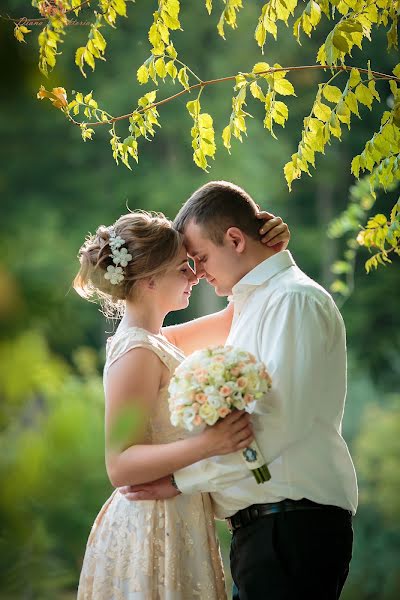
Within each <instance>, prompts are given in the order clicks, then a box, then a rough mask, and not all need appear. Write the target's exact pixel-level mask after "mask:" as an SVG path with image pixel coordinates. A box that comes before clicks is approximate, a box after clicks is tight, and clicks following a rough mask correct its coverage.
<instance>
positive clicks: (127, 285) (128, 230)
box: [73, 210, 183, 317]
mask: <svg viewBox="0 0 400 600" xmlns="http://www.w3.org/2000/svg"><path fill="white" fill-rule="evenodd" d="M115 236H118V237H119V238H122V240H124V243H123V245H122V246H121V250H122V249H123V248H126V250H127V252H128V254H130V255H131V258H130V260H129V262H128V263H127V264H126V266H124V267H123V268H122V272H123V279H122V281H119V282H118V283H112V282H111V280H110V279H107V278H106V277H105V274H106V273H107V267H110V266H111V267H113V268H114V266H115V263H114V261H113V254H112V252H113V248H112V243H113V238H114V239H115ZM110 243H111V245H110ZM182 245H183V236H182V235H181V234H180V233H178V232H177V231H176V230H175V229H174V227H173V225H172V222H171V221H169V219H167V218H166V217H165V216H164V215H163V214H162V213H153V212H147V211H141V210H140V211H139V210H138V211H134V212H130V213H128V214H126V215H122V216H121V217H120V218H119V219H118V220H117V221H116V222H115V223H114V225H112V226H111V227H106V226H104V225H100V227H98V228H97V231H96V233H95V234H94V235H91V234H90V235H88V236H87V237H86V239H85V242H84V244H83V245H82V247H81V248H80V249H79V253H78V258H79V262H80V264H81V267H80V269H79V272H78V274H77V275H76V277H75V279H74V282H73V287H74V289H75V290H76V291H77V292H78V294H79V295H80V296H82V297H83V298H86V299H87V300H89V301H92V302H96V301H99V302H100V303H101V305H102V309H103V313H104V315H105V316H107V317H120V316H122V314H123V312H124V307H125V300H128V299H129V300H132V299H135V297H136V294H137V290H138V286H137V285H136V284H137V283H138V282H139V281H140V280H143V279H146V278H149V277H157V275H161V274H163V273H165V271H166V270H167V268H168V266H170V265H171V263H173V262H174V261H175V259H176V258H177V256H178V254H179V252H180V251H181V248H182Z"/></svg>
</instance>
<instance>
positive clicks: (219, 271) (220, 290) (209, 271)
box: [185, 221, 243, 296]
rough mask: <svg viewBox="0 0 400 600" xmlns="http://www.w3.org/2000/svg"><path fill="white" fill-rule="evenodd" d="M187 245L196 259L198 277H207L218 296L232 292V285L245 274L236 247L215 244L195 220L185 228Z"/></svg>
mask: <svg viewBox="0 0 400 600" xmlns="http://www.w3.org/2000/svg"><path fill="white" fill-rule="evenodd" d="M185 246H186V249H187V252H188V255H189V256H190V257H191V258H192V259H193V260H194V264H195V271H196V275H197V277H199V278H203V279H206V280H207V281H208V283H210V284H211V285H212V286H213V287H214V289H215V293H216V294H217V296H228V295H229V294H231V293H232V287H233V286H234V285H235V283H237V282H238V281H239V280H240V279H241V277H242V276H243V274H242V273H241V272H240V265H239V264H238V256H237V254H236V252H235V251H234V248H232V246H231V245H230V244H228V243H225V242H224V244H223V245H222V246H217V245H216V244H214V242H212V241H211V240H210V239H209V238H207V237H206V232H205V231H204V229H203V228H202V227H201V226H200V225H197V224H196V223H195V222H194V221H190V222H189V224H188V225H187V227H186V229H185Z"/></svg>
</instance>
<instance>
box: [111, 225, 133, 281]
mask: <svg viewBox="0 0 400 600" xmlns="http://www.w3.org/2000/svg"><path fill="white" fill-rule="evenodd" d="M109 235H110V240H109V244H110V248H111V254H110V257H111V258H112V261H113V263H114V265H116V266H115V267H114V266H113V265H109V266H108V267H107V271H106V272H105V273H104V278H105V279H109V280H110V283H111V285H119V284H120V283H121V282H122V281H123V280H124V279H125V273H124V269H123V267H127V266H128V263H129V262H130V261H131V260H132V254H129V252H128V250H127V248H121V246H123V245H124V244H126V241H125V240H124V239H122V237H120V236H119V235H117V234H116V232H115V229H114V228H113V227H110V228H109ZM118 265H120V266H118Z"/></svg>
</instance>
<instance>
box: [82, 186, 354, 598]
mask: <svg viewBox="0 0 400 600" xmlns="http://www.w3.org/2000/svg"><path fill="white" fill-rule="evenodd" d="M260 219H263V220H264V223H263V224H262V226H261V229H260V225H261V222H260ZM289 237H290V236H289V231H288V228H287V226H286V225H285V224H284V223H282V220H281V219H279V218H275V217H273V216H272V215H269V214H268V213H260V212H259V208H258V206H257V205H256V204H255V202H254V201H253V200H252V198H251V197H250V196H249V195H248V194H247V193H246V192H245V191H244V190H243V189H241V188H239V187H238V186H236V185H233V184H231V183H228V182H223V181H218V182H210V183H207V184H206V185H204V186H203V187H201V188H200V189H198V190H197V191H196V192H194V193H193V194H192V196H191V197H190V198H189V199H188V200H187V202H186V203H185V204H184V205H183V207H182V208H181V210H180V211H179V213H178V215H177V217H176V219H175V221H174V223H171V222H170V221H168V220H167V219H166V218H165V217H164V216H163V215H160V214H150V213H146V212H141V211H135V212H132V213H129V214H127V215H124V216H122V217H120V219H118V220H117V221H116V222H115V224H114V225H112V226H110V227H104V226H101V227H99V228H98V229H97V232H96V234H95V235H93V236H90V237H88V238H87V239H86V241H85V243H84V244H83V246H82V248H81V249H80V253H79V258H80V263H81V267H80V271H79V273H78V275H77V276H76V278H75V281H74V287H75V289H76V290H77V291H78V293H80V294H81V295H82V296H84V297H86V298H88V299H92V298H93V297H97V298H100V300H101V301H102V302H103V306H104V307H105V308H106V309H108V310H114V311H118V310H119V311H120V315H121V317H122V318H121V321H120V323H119V326H118V328H117V330H116V333H115V335H113V336H112V337H111V338H109V340H108V342H107V353H106V364H105V367H104V390H105V399H106V407H105V428H106V466H107V472H108V476H109V478H110V481H111V483H112V484H113V485H114V487H115V488H116V489H115V491H114V492H113V494H112V495H111V497H110V498H109V499H108V500H107V502H106V503H105V505H104V506H103V508H102V509H101V511H100V513H99V515H98V516H97V518H96V521H95V523H94V525H93V528H92V531H91V533H90V536H89V539H88V543H87V548H86V553H85V558H84V562H83V567H82V573H81V578H80V583H79V590H78V599H79V600H194V599H199V600H224V599H225V598H226V591H225V583H224V577H223V570H222V565H221V559H220V553H219V547H218V542H217V538H216V533H215V527H214V516H215V517H216V518H219V519H226V521H227V525H228V527H229V528H230V530H231V532H232V543H231V555H230V559H231V571H232V577H233V581H234V590H233V598H234V600H262V599H268V600H295V599H301V600H303V599H304V600H336V599H337V598H339V597H340V593H341V590H342V588H343V584H344V582H345V580H346V577H347V574H348V569H349V563H350V559H351V553H352V537H353V534H352V515H353V514H354V513H355V511H356V505H357V484H356V477H355V472H354V467H353V463H352V460H351V458H350V455H349V452H348V449H347V446H346V443H345V441H344V440H343V438H342V436H341V425H342V417H343V410H344V403H345V396H346V339H345V329H344V324H343V320H342V317H341V315H340V313H339V311H338V309H337V307H336V305H335V303H334V301H333V300H332V298H331V296H330V295H329V294H328V293H327V292H326V291H325V290H324V289H323V288H322V287H321V286H320V285H318V284H317V283H316V282H315V281H313V280H312V279H310V278H309V277H308V276H307V275H306V274H305V273H303V272H302V271H301V270H300V269H299V267H298V266H297V265H296V263H295V262H294V260H293V258H292V255H291V254H290V252H289V251H288V250H286V246H287V243H288V240H289ZM188 259H192V260H193V263H194V268H193V269H192V267H191V266H190V264H189V262H188ZM200 278H205V279H207V281H208V283H209V284H210V285H212V286H213V287H214V289H215V293H216V294H217V295H219V296H228V297H229V299H230V302H229V304H228V306H227V307H226V308H225V309H224V310H221V311H219V312H217V313H215V314H211V315H207V316H205V317H201V318H199V319H195V320H193V321H190V322H188V323H183V324H181V325H176V326H171V327H163V321H164V318H165V316H166V315H167V314H168V313H169V312H170V311H174V310H180V309H183V308H186V307H187V305H188V303H189V297H190V293H191V289H192V287H193V285H196V284H197V283H198V281H199V279H200ZM225 343H227V344H228V345H232V346H235V347H238V348H241V349H243V350H247V351H249V352H251V353H252V354H254V355H255V356H256V357H257V359H258V360H261V361H262V362H264V363H265V365H266V367H267V369H268V372H269V373H270V375H271V377H272V381H273V389H272V392H271V394H270V395H271V398H272V403H273V410H271V411H270V412H269V413H268V414H253V415H252V416H251V417H250V416H249V415H248V414H247V413H246V412H244V411H236V412H233V413H231V414H230V415H229V416H228V417H226V418H225V419H223V420H221V421H219V422H218V423H217V424H216V425H214V426H213V427H209V428H206V429H204V430H203V431H201V433H198V434H196V435H188V433H187V432H186V431H184V430H181V429H180V428H177V427H173V426H172V425H171V422H170V415H169V408H168V391H167V390H168V383H169V380H170V378H171V376H172V375H173V373H174V370H175V369H176V367H177V366H178V365H179V364H180V363H181V362H182V360H183V359H184V357H185V356H186V355H188V354H190V353H192V352H194V351H195V350H198V349H202V348H205V347H206V346H210V345H216V344H217V345H219V344H225ZM132 414H134V415H135V423H134V427H132V428H131V430H130V431H129V433H128V434H127V432H126V427H125V429H124V427H121V424H122V425H124V424H125V425H126V423H127V422H128V421H127V415H129V417H130V416H131V415H132ZM122 430H123V431H125V435H124V436H121V435H115V432H116V431H122ZM254 438H255V439H256V441H257V443H258V445H259V447H260V448H261V451H262V454H263V456H264V458H265V459H266V462H267V463H268V468H269V470H270V472H271V479H270V480H269V481H268V482H266V483H263V484H260V485H258V484H257V483H256V481H255V479H254V478H253V476H252V474H251V472H250V471H249V470H248V469H247V467H246V466H245V465H244V463H243V461H242V459H241V457H240V453H238V452H237V451H238V450H241V449H243V448H245V447H247V446H248V445H249V443H250V442H251V441H252V440H253V439H254Z"/></svg>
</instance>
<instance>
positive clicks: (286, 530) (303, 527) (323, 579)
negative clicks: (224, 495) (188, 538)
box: [230, 507, 353, 600]
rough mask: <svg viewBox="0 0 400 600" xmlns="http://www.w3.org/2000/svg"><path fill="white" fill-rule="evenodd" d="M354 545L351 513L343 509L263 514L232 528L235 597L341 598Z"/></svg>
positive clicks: (262, 599)
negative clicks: (245, 524) (263, 515)
mask: <svg viewBox="0 0 400 600" xmlns="http://www.w3.org/2000/svg"><path fill="white" fill-rule="evenodd" d="M352 546H353V528H352V517H351V514H350V513H349V512H348V511H345V510H342V509H340V508H335V507H324V508H321V509H318V510H299V511H291V512H289V511H287V512H280V513H275V514H272V515H268V516H265V517H261V518H259V519H257V520H256V521H253V522H252V523H250V524H249V525H247V526H245V527H241V528H239V529H237V530H236V531H235V532H234V533H233V537H232V544H231V556H230V558H231V571H232V577H233V581H234V583H235V586H234V591H233V600H239V599H240V600H337V599H338V598H339V597H340V593H341V591H342V588H343V585H344V582H345V581H346V578H347V575H348V572H349V563H350V560H351V556H352Z"/></svg>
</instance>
